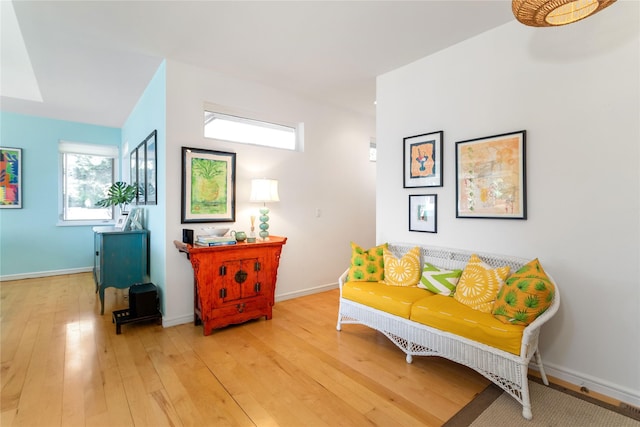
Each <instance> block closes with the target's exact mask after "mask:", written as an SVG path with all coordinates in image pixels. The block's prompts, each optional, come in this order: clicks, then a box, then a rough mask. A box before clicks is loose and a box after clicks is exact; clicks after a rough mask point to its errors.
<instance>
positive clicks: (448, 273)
mask: <svg viewBox="0 0 640 427" xmlns="http://www.w3.org/2000/svg"><path fill="white" fill-rule="evenodd" d="M461 275H462V270H443V269H440V268H438V267H436V266H435V265H433V264H429V263H428V262H425V263H424V268H423V269H422V277H421V278H420V283H418V287H419V288H423V289H427V290H429V291H431V292H433V293H435V294H440V295H444V296H451V295H453V293H454V292H455V290H456V285H457V284H458V280H460V276H461Z"/></svg>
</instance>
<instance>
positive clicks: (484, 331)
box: [410, 295, 524, 354]
mask: <svg viewBox="0 0 640 427" xmlns="http://www.w3.org/2000/svg"><path fill="white" fill-rule="evenodd" d="M410 319H411V320H413V321H415V322H418V323H422V324H424V325H427V326H431V327H433V328H436V329H439V330H441V331H446V332H450V333H452V334H455V335H459V336H463V337H465V338H469V339H471V340H474V341H478V342H481V343H483V344H487V345H489V346H491V347H495V348H499V349H501V350H504V351H507V352H509V353H513V354H520V343H521V342H522V333H523V331H524V326H521V325H509V324H505V323H502V322H501V321H499V320H498V319H496V318H495V317H493V315H492V314H491V313H483V312H481V311H478V310H474V309H473V308H471V307H469V306H467V305H464V304H461V303H459V302H458V301H456V300H455V299H453V298H451V297H446V296H443V295H433V296H431V297H428V298H422V299H421V300H419V301H416V302H415V303H414V304H413V306H412V308H411V315H410Z"/></svg>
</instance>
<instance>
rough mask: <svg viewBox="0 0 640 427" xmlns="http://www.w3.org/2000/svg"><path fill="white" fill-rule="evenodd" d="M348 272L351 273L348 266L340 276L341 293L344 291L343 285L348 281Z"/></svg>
mask: <svg viewBox="0 0 640 427" xmlns="http://www.w3.org/2000/svg"><path fill="white" fill-rule="evenodd" d="M347 274H349V269H348V268H347V269H346V270H345V271H344V273H342V274H341V275H340V277H338V286H339V287H340V293H342V287H343V286H344V284H345V282H346V281H347Z"/></svg>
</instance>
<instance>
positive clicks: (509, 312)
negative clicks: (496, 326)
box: [493, 258, 555, 325]
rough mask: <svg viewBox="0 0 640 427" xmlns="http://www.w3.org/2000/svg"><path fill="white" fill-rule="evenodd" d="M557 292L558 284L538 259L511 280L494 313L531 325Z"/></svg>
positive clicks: (515, 322) (506, 284)
mask: <svg viewBox="0 0 640 427" xmlns="http://www.w3.org/2000/svg"><path fill="white" fill-rule="evenodd" d="M554 294H555V286H553V283H552V282H551V279H549V277H548V276H547V273H545V271H544V270H543V269H542V266H541V265H540V262H539V261H538V259H537V258H536V259H534V260H532V261H530V262H529V263H527V264H526V265H524V266H523V267H522V268H520V269H519V270H518V271H516V272H515V273H513V275H511V277H509V278H508V279H507V281H506V282H505V285H504V286H503V287H502V289H500V292H498V297H497V299H496V302H495V304H494V306H493V315H494V316H495V317H496V318H497V319H498V320H500V321H502V322H504V323H509V324H512V325H528V324H529V323H531V322H533V321H534V320H535V319H536V318H537V317H538V316H540V315H541V314H542V313H544V312H545V311H546V310H547V309H548V308H549V306H550V305H551V303H552V302H553V297H554Z"/></svg>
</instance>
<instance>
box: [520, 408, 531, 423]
mask: <svg viewBox="0 0 640 427" xmlns="http://www.w3.org/2000/svg"><path fill="white" fill-rule="evenodd" d="M522 416H523V417H524V418H525V419H527V420H531V419H532V418H533V414H532V413H531V406H523V407H522Z"/></svg>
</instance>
